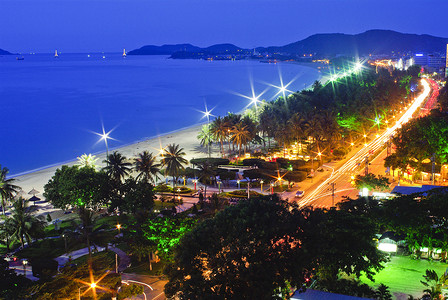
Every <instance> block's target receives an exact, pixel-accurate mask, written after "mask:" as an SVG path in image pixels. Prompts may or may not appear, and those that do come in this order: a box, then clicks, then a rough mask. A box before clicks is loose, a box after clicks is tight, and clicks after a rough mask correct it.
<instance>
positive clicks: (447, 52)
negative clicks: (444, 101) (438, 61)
mask: <svg viewBox="0 0 448 300" xmlns="http://www.w3.org/2000/svg"><path fill="white" fill-rule="evenodd" d="M445 59H446V63H445V77H448V44H446V53H445Z"/></svg>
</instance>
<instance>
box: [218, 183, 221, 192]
mask: <svg viewBox="0 0 448 300" xmlns="http://www.w3.org/2000/svg"><path fill="white" fill-rule="evenodd" d="M220 192H221V180H218V193H220Z"/></svg>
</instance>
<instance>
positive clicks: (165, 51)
mask: <svg viewBox="0 0 448 300" xmlns="http://www.w3.org/2000/svg"><path fill="white" fill-rule="evenodd" d="M201 50H202V48H200V47H196V46H193V45H191V44H176V45H163V46H154V45H149V46H143V47H141V48H139V49H135V50H132V51H129V52H128V53H127V54H128V55H171V54H173V53H174V52H179V51H185V52H197V51H201Z"/></svg>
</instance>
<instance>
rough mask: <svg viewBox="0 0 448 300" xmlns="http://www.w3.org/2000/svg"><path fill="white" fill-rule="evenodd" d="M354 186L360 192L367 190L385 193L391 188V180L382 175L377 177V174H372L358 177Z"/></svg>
mask: <svg viewBox="0 0 448 300" xmlns="http://www.w3.org/2000/svg"><path fill="white" fill-rule="evenodd" d="M353 185H354V186H355V187H356V188H357V189H358V190H361V189H363V188H367V189H368V190H369V191H372V190H380V191H384V190H387V189H388V188H389V179H388V178H387V177H384V176H381V175H378V176H375V174H372V173H369V174H367V175H356V176H355V180H354V183H353Z"/></svg>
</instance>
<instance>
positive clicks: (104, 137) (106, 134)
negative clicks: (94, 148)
mask: <svg viewBox="0 0 448 300" xmlns="http://www.w3.org/2000/svg"><path fill="white" fill-rule="evenodd" d="M102 129H103V133H96V132H95V134H96V135H99V136H100V137H101V138H100V141H102V140H104V144H105V145H106V158H107V157H109V145H108V143H107V140H113V138H111V137H110V133H111V132H112V130H113V129H112V130H110V131H108V132H106V131H105V130H104V126H103V128H102Z"/></svg>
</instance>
